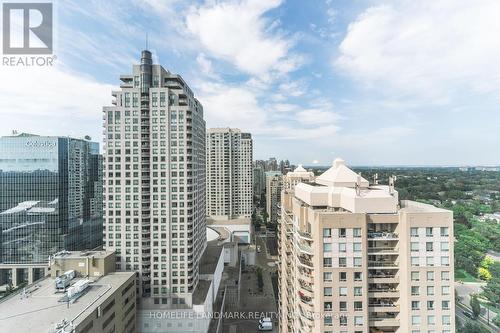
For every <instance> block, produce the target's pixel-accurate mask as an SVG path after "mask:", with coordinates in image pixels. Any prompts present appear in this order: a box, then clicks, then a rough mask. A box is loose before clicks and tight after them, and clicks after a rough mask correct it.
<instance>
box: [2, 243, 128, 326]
mask: <svg viewBox="0 0 500 333" xmlns="http://www.w3.org/2000/svg"><path fill="white" fill-rule="evenodd" d="M91 258H92V255H89V256H82V255H80V253H79V252H70V253H65V255H60V256H59V257H58V258H57V259H56V260H55V261H53V262H52V266H51V271H52V272H53V273H55V272H56V271H58V268H64V269H65V268H70V269H71V267H74V268H76V269H78V267H80V266H79V265H78V264H77V265H75V263H77V262H78V261H76V260H79V262H82V261H83V262H85V260H88V259H91ZM94 258H95V263H96V266H95V267H96V268H95V270H94V272H97V273H98V274H92V277H90V278H87V277H84V275H83V274H85V272H86V268H84V270H83V271H82V270H80V271H77V273H78V274H77V276H76V277H75V278H74V279H73V280H71V286H72V285H74V284H75V283H77V282H78V281H82V280H86V281H88V282H89V285H88V287H87V288H86V289H85V290H84V291H83V292H81V293H79V294H78V296H76V297H75V296H72V298H71V301H69V299H67V297H68V296H69V294H66V292H61V291H57V290H56V288H55V277H53V276H47V277H45V278H44V279H41V280H38V281H37V282H36V283H34V284H31V285H28V286H26V287H25V288H23V289H19V290H18V291H17V292H16V293H14V294H11V295H9V296H7V297H4V298H2V299H0V331H1V332H19V333H28V332H50V333H64V332H77V333H98V332H99V333H103V332H104V333H111V332H123V333H135V332H136V309H137V306H136V279H135V273H133V272H114V262H113V261H114V255H113V254H112V253H109V252H108V253H104V252H100V253H99V254H97V253H94ZM66 260H67V262H66ZM110 261H111V262H110ZM108 270H110V271H108ZM68 289H69V287H68V288H67V290H68Z"/></svg>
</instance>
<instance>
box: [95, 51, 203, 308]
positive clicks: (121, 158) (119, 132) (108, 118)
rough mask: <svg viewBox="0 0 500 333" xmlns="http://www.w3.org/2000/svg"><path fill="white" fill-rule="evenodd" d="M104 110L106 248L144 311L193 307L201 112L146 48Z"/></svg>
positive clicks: (199, 230)
mask: <svg viewBox="0 0 500 333" xmlns="http://www.w3.org/2000/svg"><path fill="white" fill-rule="evenodd" d="M120 80H121V81H122V84H121V85H120V88H121V89H120V90H119V91H113V93H112V95H113V97H114V101H113V103H112V104H113V106H110V107H104V108H103V112H104V115H103V120H104V160H105V162H104V170H105V171H104V183H105V185H104V196H105V200H104V203H105V209H104V211H105V215H104V216H105V231H104V244H105V248H106V250H111V251H116V256H117V257H116V259H117V260H116V268H117V270H122V271H136V272H137V277H138V280H139V281H138V286H139V287H138V294H139V295H140V296H142V298H143V299H142V301H141V303H142V305H145V306H147V305H153V306H154V305H155V304H156V305H157V304H162V305H165V306H168V305H175V306H177V305H179V304H182V305H184V304H185V305H188V306H189V305H191V304H192V292H193V290H194V288H195V287H196V285H197V283H198V279H199V268H198V267H199V261H200V257H201V255H202V253H203V251H204V249H205V246H206V230H205V228H206V227H205V224H206V218H205V121H204V120H203V107H202V105H201V104H200V102H199V101H198V100H197V99H196V98H195V97H194V94H193V92H192V91H191V89H190V88H189V86H188V85H187V84H186V82H185V81H184V80H183V79H182V77H181V76H180V75H178V74H173V73H171V72H169V71H168V70H166V69H165V68H163V67H162V66H161V65H157V64H153V60H152V57H151V52H150V51H147V50H144V51H142V55H141V63H140V64H139V65H133V67H132V74H130V75H121V76H120Z"/></svg>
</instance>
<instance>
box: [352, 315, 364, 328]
mask: <svg viewBox="0 0 500 333" xmlns="http://www.w3.org/2000/svg"><path fill="white" fill-rule="evenodd" d="M354 325H356V326H363V317H362V316H354Z"/></svg>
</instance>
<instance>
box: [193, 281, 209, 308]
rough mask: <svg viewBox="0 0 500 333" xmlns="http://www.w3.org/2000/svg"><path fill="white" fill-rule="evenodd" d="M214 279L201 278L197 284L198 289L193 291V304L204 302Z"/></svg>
mask: <svg viewBox="0 0 500 333" xmlns="http://www.w3.org/2000/svg"><path fill="white" fill-rule="evenodd" d="M211 284H212V281H209V280H199V281H198V284H197V285H196V289H195V290H194V292H193V304H195V305H196V304H203V303H205V300H206V299H207V293H208V289H210V285H211Z"/></svg>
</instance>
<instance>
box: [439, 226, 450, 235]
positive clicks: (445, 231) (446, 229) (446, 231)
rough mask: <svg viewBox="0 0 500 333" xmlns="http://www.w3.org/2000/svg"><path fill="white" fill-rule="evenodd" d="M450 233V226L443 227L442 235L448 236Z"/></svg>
mask: <svg viewBox="0 0 500 333" xmlns="http://www.w3.org/2000/svg"><path fill="white" fill-rule="evenodd" d="M449 235H450V234H449V228H448V227H441V237H448V236H449Z"/></svg>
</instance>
